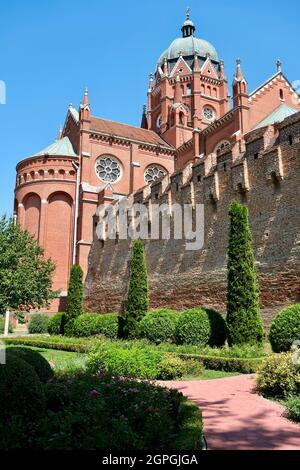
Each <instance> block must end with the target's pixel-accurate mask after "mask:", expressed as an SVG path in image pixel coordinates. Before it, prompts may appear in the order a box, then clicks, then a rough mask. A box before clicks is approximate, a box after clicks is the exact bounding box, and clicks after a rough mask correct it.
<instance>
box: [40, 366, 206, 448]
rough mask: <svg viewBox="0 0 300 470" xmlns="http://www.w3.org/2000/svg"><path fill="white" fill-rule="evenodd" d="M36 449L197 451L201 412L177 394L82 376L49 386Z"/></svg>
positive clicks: (142, 384)
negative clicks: (46, 406) (45, 410)
mask: <svg viewBox="0 0 300 470" xmlns="http://www.w3.org/2000/svg"><path fill="white" fill-rule="evenodd" d="M47 403H48V411H47V413H46V414H45V416H44V417H43V419H41V420H40V421H39V422H38V423H37V425H36V427H35V442H33V443H32V447H33V448H39V449H47V450H52V449H55V450H58V449H68V450H75V449H76V450H79V449H80V450H86V449H89V450H95V449H111V450H114V451H116V450H124V449H127V450H128V451H129V452H130V451H133V450H153V449H155V450H156V449H157V450H159V451H163V450H164V449H177V450H185V451H186V450H196V449H199V448H201V440H202V422H201V412H200V410H199V409H198V407H197V406H196V405H193V404H190V403H189V402H187V400H186V398H184V397H183V395H182V394H181V393H179V392H177V391H175V390H168V389H166V388H162V387H157V386H154V385H152V384H149V383H148V382H142V381H134V380H131V379H124V378H118V377H111V376H110V375H102V376H101V377H95V376H92V375H90V374H87V373H86V374H79V375H78V374H77V375H72V376H67V377H63V376H62V377H60V379H59V380H55V381H54V382H53V383H52V384H51V385H48V386H47Z"/></svg>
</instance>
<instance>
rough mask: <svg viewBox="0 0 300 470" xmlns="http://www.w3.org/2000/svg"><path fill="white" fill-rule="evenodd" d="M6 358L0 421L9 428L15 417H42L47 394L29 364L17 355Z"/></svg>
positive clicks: (0, 374) (0, 372)
mask: <svg viewBox="0 0 300 470" xmlns="http://www.w3.org/2000/svg"><path fill="white" fill-rule="evenodd" d="M6 356H7V357H6V364H5V365H0V396H1V400H0V421H1V422H5V423H6V425H7V426H9V424H10V421H11V419H12V417H14V416H21V417H22V418H24V419H25V420H33V419H36V418H38V417H40V416H41V415H42V414H43V412H44V409H45V394H44V389H43V385H42V383H41V381H40V380H39V378H38V375H37V374H36V372H35V370H34V368H33V367H32V366H31V365H30V364H29V363H28V362H26V361H24V360H23V359H21V357H17V355H15V354H9V353H8V354H7V355H6ZM4 431H5V429H4Z"/></svg>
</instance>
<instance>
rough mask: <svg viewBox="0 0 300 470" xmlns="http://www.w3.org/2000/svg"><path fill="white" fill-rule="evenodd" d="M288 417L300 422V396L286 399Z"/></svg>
mask: <svg viewBox="0 0 300 470" xmlns="http://www.w3.org/2000/svg"><path fill="white" fill-rule="evenodd" d="M285 404H286V407H287V410H288V417H289V418H290V419H292V420H294V421H297V422H300V396H299V395H298V396H292V397H290V398H288V400H287V401H286V403H285Z"/></svg>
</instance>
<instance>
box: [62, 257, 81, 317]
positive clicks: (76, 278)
mask: <svg viewBox="0 0 300 470" xmlns="http://www.w3.org/2000/svg"><path fill="white" fill-rule="evenodd" d="M82 312H83V271H82V269H81V267H80V266H79V265H78V264H74V265H73V266H72V269H71V274H70V281H69V288H68V298H67V309H66V323H67V322H69V321H70V320H72V319H74V318H76V317H78V316H79V315H81V314H82Z"/></svg>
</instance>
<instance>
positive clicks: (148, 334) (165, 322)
mask: <svg viewBox="0 0 300 470" xmlns="http://www.w3.org/2000/svg"><path fill="white" fill-rule="evenodd" d="M179 315H180V313H179V312H177V311H175V310H170V309H167V308H160V309H157V310H152V311H151V312H148V313H147V315H145V316H144V318H142V320H141V321H140V323H139V336H141V337H142V338H146V339H148V340H149V341H151V343H156V344H159V343H163V342H175V333H176V323H177V321H178V319H179Z"/></svg>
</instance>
